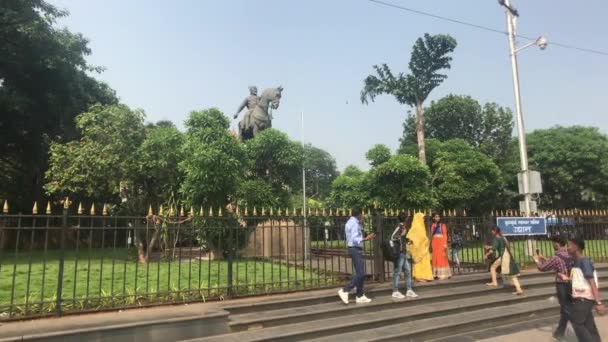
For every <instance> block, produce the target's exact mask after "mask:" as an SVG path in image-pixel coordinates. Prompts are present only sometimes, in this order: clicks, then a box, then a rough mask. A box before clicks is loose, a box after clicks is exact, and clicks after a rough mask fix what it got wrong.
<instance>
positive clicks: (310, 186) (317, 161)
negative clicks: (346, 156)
mask: <svg viewBox="0 0 608 342" xmlns="http://www.w3.org/2000/svg"><path fill="white" fill-rule="evenodd" d="M304 169H305V172H306V196H307V197H308V198H313V199H320V200H323V199H325V198H326V197H327V196H329V193H330V192H331V183H332V182H333V180H334V179H335V178H336V176H337V175H338V170H337V167H336V160H335V159H334V157H332V155H331V154H329V153H328V152H327V151H324V150H322V149H320V148H318V147H314V146H312V145H310V144H308V145H305V146H304Z"/></svg>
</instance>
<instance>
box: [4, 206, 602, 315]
mask: <svg viewBox="0 0 608 342" xmlns="http://www.w3.org/2000/svg"><path fill="white" fill-rule="evenodd" d="M79 212H80V211H79ZM201 214H203V213H202V212H201ZM347 220H348V213H347V212H346V211H340V212H331V211H330V213H329V214H325V213H316V214H312V215H310V216H307V217H306V218H305V217H303V216H302V213H301V212H300V213H299V215H296V213H295V211H292V213H291V214H290V213H289V212H288V211H285V212H282V213H281V212H277V213H268V214H266V213H265V212H262V214H260V215H257V213H255V212H254V213H253V214H251V215H249V214H247V213H246V212H245V213H241V214H239V215H234V214H232V213H230V214H229V213H226V214H224V215H222V216H219V215H218V213H216V214H215V216H213V212H211V215H209V214H207V215H200V214H199V215H194V214H193V213H191V214H189V215H185V214H184V213H183V212H181V213H180V214H173V213H170V214H167V215H152V214H150V215H147V216H107V215H82V214H78V213H72V212H70V211H69V210H68V209H64V210H63V213H62V214H61V215H35V214H32V215H22V214H18V215H9V214H4V215H0V320H12V319H21V318H24V317H42V316H61V315H64V314H69V313H81V312H87V311H99V310H104V309H120V308H129V307H142V306H150V305H159V304H175V303H188V302H199V301H207V300H217V299H224V298H232V297H239V296H251V295H260V294H268V293H277V292H288V291H297V290H303V289H321V288H328V287H338V286H341V285H342V284H343V283H344V282H346V281H347V279H348V278H349V277H350V275H351V273H352V264H351V261H350V258H349V257H348V256H347V253H346V246H345V241H344V225H345V223H346V221H347ZM444 222H445V223H446V224H447V226H448V230H449V235H450V236H451V237H453V236H454V235H455V234H458V235H460V236H461V237H462V244H461V245H459V246H454V248H453V249H452V250H451V251H450V253H449V254H450V258H451V261H452V267H453V271H454V274H461V273H470V272H479V271H485V270H486V266H485V261H484V260H483V246H484V244H485V243H487V242H489V241H490V236H489V228H490V227H491V225H492V223H493V222H494V218H493V217H492V216H487V217H468V216H455V215H451V216H448V217H444ZM551 222H552V223H551V224H550V225H549V234H548V236H534V237H527V238H526V237H517V238H512V239H510V240H511V243H512V251H513V253H514V256H515V258H516V260H517V261H518V262H520V263H522V264H524V263H527V262H530V261H531V258H530V255H529V254H530V251H531V250H533V251H535V250H536V249H539V250H540V252H541V253H543V254H545V255H548V254H551V253H552V249H551V245H550V243H549V242H548V238H549V237H550V236H552V235H553V234H570V235H571V234H579V235H582V236H583V237H584V238H585V239H586V240H587V241H588V242H587V250H586V252H587V254H588V255H590V256H591V257H592V258H594V259H595V260H596V261H608V256H607V255H608V241H607V239H608V220H607V219H606V217H604V216H576V217H569V218H566V217H560V218H558V219H555V220H554V221H551ZM398 223H399V222H398V219H397V217H396V216H395V214H394V213H393V214H391V213H383V212H380V211H378V212H376V213H373V214H371V215H367V218H366V220H365V229H366V230H367V231H372V230H373V231H376V232H378V233H379V238H378V239H376V240H373V241H368V242H366V243H365V244H364V258H365V272H366V276H367V278H368V279H369V280H370V281H379V282H382V281H386V280H388V279H389V278H390V277H391V276H392V264H391V263H390V262H386V261H384V260H383V258H382V253H381V252H380V246H381V243H382V241H383V240H384V239H386V238H388V236H389V235H390V233H391V232H392V231H393V229H394V228H395V227H396V226H397V224H398ZM456 257H457V258H458V261H459V263H456V262H455V261H456V260H455V259H456Z"/></svg>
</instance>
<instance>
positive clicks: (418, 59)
mask: <svg viewBox="0 0 608 342" xmlns="http://www.w3.org/2000/svg"><path fill="white" fill-rule="evenodd" d="M454 49H456V40H455V39H454V38H452V37H451V36H450V35H447V34H438V35H434V36H431V35H430V34H428V33H425V34H424V37H420V38H418V39H417V40H416V43H415V44H414V47H413V49H412V56H411V58H410V63H409V69H410V74H409V75H405V74H404V73H399V74H398V75H397V76H395V75H393V73H392V72H391V69H390V68H389V67H388V65H386V64H382V65H381V66H378V65H374V67H373V68H374V70H375V71H376V75H369V76H367V77H366V78H365V80H364V86H363V90H361V102H362V103H364V104H367V103H368V100H371V101H372V102H373V101H374V99H375V97H376V96H378V95H382V94H389V95H393V96H394V97H395V98H396V99H397V101H399V103H401V104H407V105H409V106H411V107H415V108H416V138H417V140H418V159H419V160H420V163H422V164H423V165H426V152H425V146H424V107H423V105H424V101H426V99H427V98H428V96H429V94H430V93H431V91H433V89H435V88H437V87H438V86H439V85H440V84H441V83H442V82H443V81H444V80H445V79H446V78H447V76H446V75H444V74H440V73H439V72H440V71H441V70H444V69H449V68H450V62H451V61H452V57H451V56H450V54H451V53H452V52H453V51H454Z"/></svg>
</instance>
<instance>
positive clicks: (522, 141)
mask: <svg viewBox="0 0 608 342" xmlns="http://www.w3.org/2000/svg"><path fill="white" fill-rule="evenodd" d="M498 3H500V4H501V5H502V6H503V7H505V13H506V16H507V34H508V37H509V52H510V56H511V72H512V75H513V92H514V93H515V115H516V122H517V135H518V137H519V159H520V164H521V172H520V173H521V177H522V188H523V195H524V196H525V197H524V210H525V214H526V215H527V216H529V215H530V214H531V202H532V194H531V193H530V172H529V171H530V170H529V168H528V147H527V144H526V129H525V127H524V117H523V114H522V110H521V95H520V90H519V71H518V67H517V53H518V52H519V51H522V50H524V49H526V48H528V47H530V46H533V45H537V46H538V47H539V48H540V49H541V50H544V49H546V48H547V40H546V39H545V38H544V37H542V36H541V37H539V38H538V39H536V40H535V41H534V42H531V43H529V44H526V45H524V46H522V47H520V48H517V46H516V45H515V37H516V35H517V33H516V18H517V17H519V13H518V12H517V10H516V9H515V8H513V7H511V4H510V0H498Z"/></svg>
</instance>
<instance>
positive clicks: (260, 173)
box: [245, 129, 304, 205]
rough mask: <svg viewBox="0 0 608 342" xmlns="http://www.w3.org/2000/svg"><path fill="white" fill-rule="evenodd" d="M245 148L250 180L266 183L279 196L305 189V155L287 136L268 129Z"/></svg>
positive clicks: (300, 147) (251, 140) (249, 141)
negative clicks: (303, 180) (283, 193)
mask: <svg viewBox="0 0 608 342" xmlns="http://www.w3.org/2000/svg"><path fill="white" fill-rule="evenodd" d="M245 146H246V151H247V157H248V160H249V169H248V170H249V171H248V179H255V180H263V181H265V182H267V183H268V184H269V185H270V186H271V187H272V188H273V189H274V191H276V192H277V193H279V192H286V193H289V192H291V191H297V190H300V189H302V184H301V182H302V181H301V179H302V178H301V177H302V163H303V161H304V153H303V150H302V146H301V145H300V144H298V143H296V142H293V141H291V140H289V137H288V136H287V134H285V133H283V132H280V131H277V130H275V129H267V130H264V131H263V132H261V133H260V134H258V135H257V136H256V137H255V139H250V140H248V141H247V142H246V145H245ZM287 197H289V196H287ZM285 205H289V203H285Z"/></svg>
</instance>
